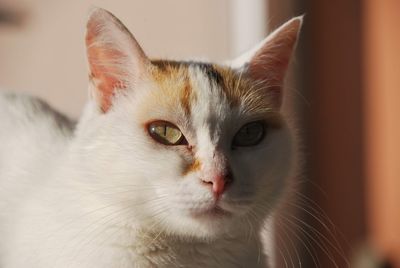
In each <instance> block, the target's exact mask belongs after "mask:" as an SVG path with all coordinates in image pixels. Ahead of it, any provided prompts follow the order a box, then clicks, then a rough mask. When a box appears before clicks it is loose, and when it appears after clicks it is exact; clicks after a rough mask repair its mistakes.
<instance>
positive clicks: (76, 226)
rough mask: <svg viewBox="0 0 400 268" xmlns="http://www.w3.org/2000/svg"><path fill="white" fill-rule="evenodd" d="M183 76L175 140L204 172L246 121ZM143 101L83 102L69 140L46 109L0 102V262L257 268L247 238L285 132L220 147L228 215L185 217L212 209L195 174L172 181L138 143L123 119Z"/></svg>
mask: <svg viewBox="0 0 400 268" xmlns="http://www.w3.org/2000/svg"><path fill="white" fill-rule="evenodd" d="M192 80H193V82H195V83H197V84H198V87H199V88H201V89H202V91H201V92H203V93H202V94H203V95H202V96H201V97H200V100H199V102H198V103H197V104H196V105H195V106H194V107H193V110H195V111H193V112H194V114H196V118H193V119H192V121H193V123H194V124H195V125H194V126H193V129H195V132H196V133H195V134H194V135H193V133H192V134H191V135H187V136H196V137H197V138H196V140H194V141H190V142H193V143H196V146H198V148H199V150H198V155H197V157H199V158H200V159H201V161H203V162H204V164H205V166H206V167H207V166H210V165H213V163H212V161H213V159H212V157H210V155H211V154H212V153H213V151H214V150H215V148H216V145H217V144H221V143H226V140H225V139H228V138H229V136H230V135H232V133H235V131H236V130H237V127H238V126H240V125H242V124H243V123H244V122H245V120H246V118H241V115H240V114H239V113H234V112H232V111H231V110H230V108H229V107H228V105H227V102H226V101H225V100H224V99H221V98H219V97H218V96H216V95H215V93H214V94H213V92H218V91H217V90H211V88H209V86H208V80H207V79H206V78H205V77H201V74H199V73H197V75H196V72H195V70H194V71H193V72H192ZM151 90H157V89H150V88H149V89H148V91H149V92H151ZM144 91H146V90H143V92H144ZM145 95H146V94H143V93H141V94H134V93H132V94H129V95H128V96H121V97H120V98H118V99H117V100H116V105H115V106H114V107H115V108H113V110H112V111H110V112H109V113H107V114H99V113H98V109H96V107H95V104H94V103H89V104H88V106H87V109H86V112H85V115H84V116H83V117H82V119H81V121H80V124H79V126H78V128H77V129H76V131H75V135H74V137H72V133H71V131H70V128H69V127H65V130H60V127H59V125H57V124H55V122H53V119H52V117H53V115H54V113H55V112H53V111H50V110H45V111H35V112H33V111H32V109H31V103H35V102H36V100H29V99H26V98H25V97H17V100H16V101H14V102H9V101H8V100H7V98H5V97H1V98H0V102H1V106H0V107H1V109H2V111H1V123H2V127H1V132H0V133H1V138H2V143H1V154H0V159H1V162H0V163H1V166H0V167H1V168H0V189H1V190H2V195H1V202H2V203H1V204H2V207H1V214H0V215H1V216H0V235H1V238H2V239H1V241H0V266H1V267H4V268H14V267H81V268H83V267H265V257H264V255H263V253H262V252H263V249H262V248H261V242H260V240H259V237H258V236H259V231H260V225H261V224H262V221H261V219H263V218H264V217H265V215H266V214H267V213H269V211H267V209H266V207H265V206H271V207H273V200H276V197H277V196H279V192H280V191H281V190H282V188H283V182H284V180H285V177H286V176H287V172H288V169H287V167H288V166H290V159H289V158H290V157H289V156H290V153H289V151H290V143H288V142H289V139H290V138H289V133H288V132H287V130H286V129H283V130H281V131H277V132H276V133H270V134H269V136H268V137H267V138H266V140H265V142H264V144H263V145H262V146H260V148H258V149H256V150H249V149H243V151H241V152H240V153H239V152H236V153H235V154H230V153H229V150H227V148H224V151H225V150H227V151H225V152H226V153H227V154H228V158H229V161H230V162H231V165H232V167H233V169H234V170H233V172H234V174H235V182H234V184H233V185H232V187H231V188H230V189H229V191H227V193H226V194H225V195H224V196H223V197H222V199H221V207H223V208H224V209H226V210H228V211H230V212H232V213H233V214H234V215H235V217H233V218H223V219H217V218H211V219H208V218H203V219H193V218H192V217H190V216H189V215H188V211H189V210H193V209H194V210H202V209H205V208H206V207H208V206H211V205H212V195H211V192H210V191H209V189H208V188H206V187H203V186H202V185H201V184H200V176H203V175H204V172H205V173H207V168H204V169H202V170H201V171H200V173H193V174H192V175H190V176H187V177H186V178H184V179H182V178H181V175H180V173H179V169H178V168H177V167H180V165H181V162H182V160H181V159H180V157H179V155H177V154H176V152H174V151H168V150H159V149H158V148H155V147H154V146H152V145H151V144H149V139H148V137H147V136H145V135H144V133H143V130H142V129H141V127H140V126H141V125H140V124H139V122H136V119H135V113H136V109H138V107H140V101H141V100H142V98H145V97H146V96H145ZM163 115H164V117H165V118H166V119H168V118H169V116H175V115H173V114H169V113H166V112H163ZM210 115H213V116H211V117H210ZM28 118H29V119H28ZM30 118H32V120H31V119H30ZM171 118H172V117H171ZM209 118H214V120H215V118H218V121H212V120H211V121H210V120H209ZM222 124H223V125H225V126H226V127H227V128H226V130H224V133H225V131H227V134H223V135H222V136H221V134H220V133H221V132H219V131H220V130H221V128H225V126H223V125H222ZM210 129H213V130H214V133H210V131H209V130H210ZM183 131H187V130H183ZM210 134H211V135H210ZM212 134H216V135H212ZM288 157H289V158H288ZM260 175H261V176H260ZM279 189H281V190H279ZM246 190H247V191H246ZM241 200H243V203H242V204H241V203H240V202H241ZM245 200H248V202H247V203H246V202H244V201H245ZM257 204H262V205H264V207H257ZM249 211H252V213H254V214H255V215H257V217H259V219H254V216H251V215H252V214H249V213H250V212H249ZM246 213H248V214H246Z"/></svg>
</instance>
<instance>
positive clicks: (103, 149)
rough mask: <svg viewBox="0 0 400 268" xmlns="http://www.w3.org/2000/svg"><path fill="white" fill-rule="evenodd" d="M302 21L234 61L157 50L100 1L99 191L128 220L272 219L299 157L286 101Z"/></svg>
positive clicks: (172, 225)
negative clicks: (182, 57) (151, 53)
mask: <svg viewBox="0 0 400 268" xmlns="http://www.w3.org/2000/svg"><path fill="white" fill-rule="evenodd" d="M300 26H301V18H294V19H292V20H290V21H289V22H287V23H286V24H284V25H283V26H281V27H280V28H279V29H277V30H276V31H274V32H273V33H272V34H271V35H269V37H267V38H266V39H265V40H264V41H263V42H262V43H260V44H259V45H258V46H257V47H256V48H255V49H253V50H252V51H250V52H249V53H246V54H245V55H244V56H242V57H240V58H238V59H237V60H234V61H233V62H231V63H230V64H224V65H222V64H221V65H218V64H213V63H205V62H194V61H193V62H192V61H165V60H151V59H149V58H148V57H147V56H146V54H145V53H144V51H143V49H142V48H141V47H140V45H139V44H138V42H137V41H136V40H135V38H134V37H133V35H132V34H131V33H130V32H129V31H128V30H127V29H126V28H125V26H124V25H123V24H122V23H121V22H120V21H119V20H118V19H117V18H115V17H114V16H113V15H112V14H110V13H109V12H107V11H105V10H102V9H95V10H94V11H93V12H92V13H91V15H90V18H89V21H88V24H87V34H86V45H87V55H88V62H89V70H90V75H89V76H90V95H91V98H92V102H91V106H90V107H91V108H90V109H91V116H88V118H86V119H82V121H85V122H84V123H82V122H81V126H80V130H79V131H78V134H77V136H78V138H79V140H80V142H81V145H82V146H80V148H81V149H80V150H82V152H81V153H80V155H81V158H80V165H81V166H82V168H83V169H84V170H85V171H86V174H88V175H87V176H86V178H87V180H88V181H87V183H88V184H90V185H91V187H92V188H95V189H96V187H97V189H98V192H99V200H102V201H101V202H103V201H104V200H108V201H110V200H113V201H114V203H115V201H116V202H117V204H120V207H121V210H123V212H121V215H123V216H121V218H125V219H126V221H127V223H129V222H131V223H132V224H133V225H135V226H137V225H138V224H139V225H140V226H142V227H143V226H145V227H146V226H147V227H148V228H150V226H154V228H156V229H157V230H158V231H160V230H163V231H165V232H170V233H174V234H179V235H182V236H196V237H205V238H212V237H215V236H217V235H218V234H222V233H224V232H227V231H229V230H231V229H232V228H241V227H242V226H246V227H248V224H249V222H252V223H253V224H258V223H261V222H262V221H263V220H264V219H265V217H266V216H267V215H268V214H269V213H271V211H272V210H273V208H274V206H275V204H276V203H277V201H279V199H280V197H281V196H282V193H283V192H284V190H285V187H286V184H287V178H288V175H289V173H290V170H291V166H292V162H293V157H292V141H291V134H290V131H289V129H288V127H287V125H286V122H285V118H284V117H283V116H282V113H281V111H280V110H281V109H280V108H281V102H282V90H283V81H284V77H285V73H286V70H287V67H288V64H289V61H290V58H291V55H292V51H293V49H294V47H295V44H296V40H297V37H298V32H299V29H300ZM102 189H103V190H102ZM100 193H101V194H100ZM118 202H119V203H118Z"/></svg>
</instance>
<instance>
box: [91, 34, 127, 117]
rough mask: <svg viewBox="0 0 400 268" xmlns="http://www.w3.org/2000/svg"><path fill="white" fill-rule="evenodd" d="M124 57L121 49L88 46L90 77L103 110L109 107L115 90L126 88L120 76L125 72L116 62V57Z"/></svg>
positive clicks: (105, 110) (125, 74)
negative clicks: (97, 92) (98, 94)
mask: <svg viewBox="0 0 400 268" xmlns="http://www.w3.org/2000/svg"><path fill="white" fill-rule="evenodd" d="M88 39H89V38H88ZM124 57H125V55H123V53H122V52H121V51H118V50H116V49H112V48H108V49H107V48H103V47H90V48H89V49H88V58H89V65H90V70H91V79H92V82H93V83H94V86H95V87H96V88H97V90H98V91H99V93H100V96H99V97H100V98H101V99H100V106H101V110H102V111H103V112H107V111H108V110H109V108H110V107H111V102H112V98H113V96H114V94H115V90H117V89H125V88H126V83H125V82H124V81H123V80H122V79H121V78H122V77H124V76H127V73H126V71H124V70H123V69H122V68H121V67H120V66H119V65H120V63H118V59H123V58H124Z"/></svg>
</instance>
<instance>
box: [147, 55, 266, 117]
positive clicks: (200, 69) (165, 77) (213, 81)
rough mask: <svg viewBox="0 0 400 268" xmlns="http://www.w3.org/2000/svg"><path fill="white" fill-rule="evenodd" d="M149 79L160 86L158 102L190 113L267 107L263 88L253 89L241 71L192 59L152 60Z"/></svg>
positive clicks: (251, 110)
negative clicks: (150, 77) (151, 78)
mask: <svg viewBox="0 0 400 268" xmlns="http://www.w3.org/2000/svg"><path fill="white" fill-rule="evenodd" d="M152 64H153V66H154V68H153V69H152V71H151V75H152V77H153V80H154V81H155V82H156V84H157V85H158V87H159V88H160V89H161V90H160V92H159V96H158V100H157V101H158V102H160V103H161V104H162V105H167V106H169V107H172V108H174V109H177V110H181V111H182V112H184V113H186V115H187V116H192V115H193V113H201V114H203V115H204V114H210V113H212V112H215V110H217V111H218V109H236V108H240V109H241V110H242V111H243V112H248V113H265V112H266V111H267V110H269V109H270V107H271V105H269V100H268V97H267V96H266V95H265V92H266V91H265V89H262V88H257V82H256V81H253V80H251V79H250V78H249V77H247V76H246V74H244V73H243V72H242V70H235V69H231V68H229V67H226V66H222V65H217V64H211V63H204V62H195V61H161V60H154V61H152Z"/></svg>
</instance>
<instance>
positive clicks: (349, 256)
mask: <svg viewBox="0 0 400 268" xmlns="http://www.w3.org/2000/svg"><path fill="white" fill-rule="evenodd" d="M92 5H95V6H99V7H103V8H106V9H108V10H110V11H111V12H113V13H114V14H115V15H116V16H117V17H119V18H120V19H121V20H122V21H123V22H124V23H125V24H126V25H127V27H128V28H129V29H130V30H131V31H132V32H133V33H134V35H135V36H136V38H137V39H138V40H139V42H140V43H141V44H142V46H143V48H144V50H145V51H146V53H147V54H148V55H149V56H151V57H155V58H159V57H167V58H170V59H171V58H172V59H182V58H187V57H190V58H193V57H194V58H197V59H209V60H213V61H214V60H215V61H222V60H226V59H230V58H234V57H236V56H238V55H239V54H240V53H242V52H244V51H245V50H246V49H249V48H250V47H251V46H252V45H253V44H255V43H256V42H258V41H260V40H261V39H262V38H263V37H264V36H265V35H266V33H267V32H268V31H271V30H272V29H274V28H276V27H277V26H278V25H280V24H281V23H283V22H285V21H286V20H287V19H289V18H291V17H293V16H296V15H300V14H304V13H305V14H306V17H305V23H304V29H303V32H302V33H301V38H300V42H299V47H298V51H297V53H296V57H295V60H294V62H293V68H292V69H293V70H292V73H291V75H290V79H289V80H290V81H288V86H287V90H286V93H287V95H288V96H287V98H286V103H285V108H286V109H287V110H288V111H289V113H290V114H292V115H294V117H295V118H296V121H297V125H298V129H299V135H300V138H301V140H302V146H301V147H302V148H304V149H302V151H303V154H304V158H305V164H304V167H303V169H302V170H303V171H302V175H301V176H300V178H298V179H297V181H298V183H297V188H296V189H297V190H296V191H297V192H296V195H295V196H294V197H292V199H291V202H289V203H290V204H288V207H287V209H286V213H285V215H281V217H279V218H282V219H283V220H282V221H278V222H277V224H276V228H277V235H276V244H277V250H276V252H275V258H276V262H277V267H323V268H325V267H340V268H341V267H360V268H369V267H400V161H399V159H400V119H399V116H400V1H399V0H337V1H327V0H168V1H161V0H146V1H143V0H131V1H122V0H121V1H100V0H80V1H62V0H0V87H1V88H2V89H7V90H13V91H23V92H28V93H30V94H34V95H37V96H40V97H42V98H44V99H45V100H47V101H48V102H49V103H50V104H52V105H53V106H54V107H56V108H57V109H59V110H61V111H63V112H65V113H66V114H68V115H69V116H71V117H78V116H79V114H80V112H81V110H82V107H83V105H84V102H85V100H86V95H87V93H86V92H87V71H86V58H85V48H84V28H85V21H86V16H87V11H88V9H89V7H90V6H92ZM284 222H285V224H284Z"/></svg>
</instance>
